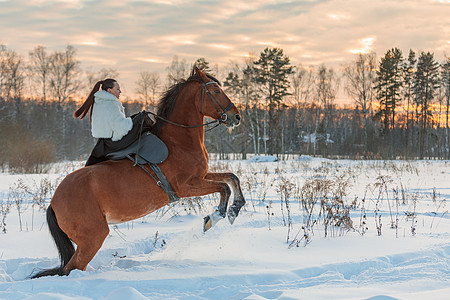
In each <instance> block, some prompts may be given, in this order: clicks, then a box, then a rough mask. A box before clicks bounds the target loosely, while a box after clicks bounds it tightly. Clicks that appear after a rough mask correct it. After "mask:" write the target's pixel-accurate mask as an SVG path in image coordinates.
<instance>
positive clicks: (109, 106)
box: [91, 90, 133, 141]
mask: <svg viewBox="0 0 450 300" xmlns="http://www.w3.org/2000/svg"><path fill="white" fill-rule="evenodd" d="M94 97H95V98H94V99H95V100H94V107H93V109H92V129H91V131H92V136H93V137H95V138H111V140H113V141H118V140H120V139H121V138H122V137H123V136H124V135H126V134H127V133H128V132H129V131H130V130H131V127H133V121H131V118H127V117H126V116H125V109H124V107H123V105H122V103H120V101H119V99H117V97H116V96H114V95H113V94H111V93H108V92H107V91H104V90H101V91H98V92H97V93H95V94H94Z"/></svg>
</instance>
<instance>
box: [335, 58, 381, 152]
mask: <svg viewBox="0 0 450 300" xmlns="http://www.w3.org/2000/svg"><path fill="white" fill-rule="evenodd" d="M343 74H344V77H345V79H346V81H345V91H346V92H347V94H348V95H349V97H350V98H351V99H352V100H353V101H354V103H355V104H356V105H357V106H360V107H361V110H362V113H363V142H364V149H365V152H366V153H367V151H368V141H367V113H368V110H369V108H370V107H371V103H372V101H373V96H374V94H373V86H374V83H375V78H376V57H375V53H368V54H359V55H358V57H357V58H356V60H355V61H353V62H351V63H349V64H347V65H345V66H344V73H343Z"/></svg>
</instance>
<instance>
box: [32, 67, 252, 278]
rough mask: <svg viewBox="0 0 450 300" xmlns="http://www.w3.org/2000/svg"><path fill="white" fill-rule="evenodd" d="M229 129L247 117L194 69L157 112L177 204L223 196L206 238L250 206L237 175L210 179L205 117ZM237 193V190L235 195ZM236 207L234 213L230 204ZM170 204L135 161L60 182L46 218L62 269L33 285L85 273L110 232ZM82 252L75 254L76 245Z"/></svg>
mask: <svg viewBox="0 0 450 300" xmlns="http://www.w3.org/2000/svg"><path fill="white" fill-rule="evenodd" d="M205 116H209V117H211V118H213V119H215V120H218V122H220V123H223V124H225V125H226V126H227V127H230V128H231V127H233V126H236V125H238V124H239V121H240V113H239V111H238V109H237V108H236V107H235V106H234V104H233V103H232V102H231V101H230V99H229V98H228V97H227V95H226V94H225V93H224V92H223V90H222V89H221V87H220V84H219V82H218V81H217V80H216V79H214V78H213V77H212V76H210V75H207V74H205V73H204V72H203V71H201V70H199V69H198V68H194V69H193V71H192V74H191V76H190V77H189V78H188V79H187V80H185V81H182V82H180V83H178V84H175V85H174V86H172V87H171V88H170V89H169V90H167V91H166V93H165V94H164V96H163V97H162V98H161V100H160V102H159V105H158V117H157V123H156V125H155V127H154V130H155V133H156V134H157V135H158V136H159V138H160V139H161V140H162V141H164V142H165V144H166V145H167V148H168V149H169V155H168V157H167V159H166V160H165V161H164V162H163V163H162V164H160V165H159V167H160V169H161V170H162V172H163V173H164V174H165V176H166V177H167V179H168V181H169V182H170V184H171V186H172V188H173V190H174V191H175V193H176V195H177V196H178V197H192V196H203V195H207V194H211V193H216V192H218V193H220V203H219V205H218V208H217V209H216V211H215V212H213V213H212V214H211V215H209V216H207V217H205V222H204V231H206V230H208V229H209V228H210V227H211V226H212V225H214V224H215V223H216V222H217V221H218V220H220V219H222V218H224V217H225V216H226V215H228V219H229V221H230V222H231V223H233V221H234V219H235V218H236V217H237V215H238V214H239V211H240V209H241V207H242V206H243V205H244V204H245V200H244V197H243V195H242V191H241V188H240V183H239V179H238V178H237V177H236V175H234V174H232V173H209V172H208V153H207V151H206V148H205V145H204V127H203V126H198V125H200V124H203V123H204V117H205ZM230 188H231V189H230ZM231 192H233V194H234V200H233V203H232V204H231V206H230V208H229V209H228V211H227V204H228V199H229V197H230V195H231ZM168 203H169V197H168V196H167V194H166V193H165V192H164V191H163V190H162V188H161V187H159V186H158V185H157V184H156V182H155V181H154V180H153V179H151V177H150V176H149V175H148V174H146V172H144V171H143V170H142V169H140V168H138V167H133V162H132V161H130V160H119V161H106V162H102V163H99V164H95V165H92V166H88V167H85V168H82V169H80V170H77V171H75V172H73V173H71V174H69V175H67V177H66V178H64V180H63V181H62V182H61V184H60V185H59V186H58V188H57V189H56V191H55V193H54V195H53V198H52V200H51V203H50V206H49V208H48V210H47V222H48V226H49V229H50V232H51V234H52V237H53V239H54V241H55V244H56V246H57V248H58V251H59V255H60V259H61V266H60V267H57V268H54V269H50V270H44V271H41V272H39V273H37V274H35V275H34V276H33V277H32V278H36V277H41V276H48V275H68V274H69V273H70V271H71V270H73V269H79V270H85V269H86V267H87V265H88V263H89V262H90V261H91V260H92V258H93V257H94V255H95V254H96V253H97V251H98V250H99V249H100V247H101V246H102V244H103V241H104V240H105V238H106V236H107V235H108V233H109V227H108V224H114V223H121V222H126V221H129V220H133V219H137V218H140V217H142V216H145V215H147V214H149V213H151V212H153V211H155V210H157V209H159V208H161V207H163V206H165V205H167V204H168ZM72 242H73V243H75V244H76V245H77V247H76V250H75V248H74V246H73V243H72Z"/></svg>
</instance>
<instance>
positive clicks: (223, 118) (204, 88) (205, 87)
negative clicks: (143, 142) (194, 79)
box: [148, 81, 234, 130]
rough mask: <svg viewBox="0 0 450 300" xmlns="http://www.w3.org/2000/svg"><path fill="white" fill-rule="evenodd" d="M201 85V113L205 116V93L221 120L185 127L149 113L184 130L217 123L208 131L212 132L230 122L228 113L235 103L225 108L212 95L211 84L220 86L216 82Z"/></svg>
mask: <svg viewBox="0 0 450 300" xmlns="http://www.w3.org/2000/svg"><path fill="white" fill-rule="evenodd" d="M201 84H202V102H201V107H200V113H201V114H202V115H203V100H204V98H205V92H206V94H207V95H208V98H209V100H210V101H211V102H212V104H213V105H214V107H215V108H216V110H217V112H218V113H219V114H220V118H219V119H217V120H213V121H211V122H207V123H204V124H201V125H191V126H190V125H183V124H179V123H175V122H172V121H169V120H167V119H165V118H163V117H160V116H158V115H157V114H155V113H152V112H148V113H149V114H151V115H153V116H155V118H158V119H160V120H162V121H164V122H167V123H169V124H172V125H175V126H179V127H183V128H199V127H204V126H209V125H211V124H214V123H217V124H216V125H215V126H214V127H212V128H210V129H208V130H212V129H214V128H216V127H217V126H219V125H220V124H222V123H224V122H226V121H227V120H228V116H227V114H226V112H227V111H229V110H230V109H231V108H232V107H234V103H233V102H231V103H230V104H228V106H227V107H225V108H223V106H222V105H221V104H220V102H219V101H218V100H217V99H216V97H214V95H213V94H211V92H210V91H209V90H208V85H211V84H217V85H218V83H217V82H215V81H209V82H207V83H203V82H201ZM219 108H220V109H219Z"/></svg>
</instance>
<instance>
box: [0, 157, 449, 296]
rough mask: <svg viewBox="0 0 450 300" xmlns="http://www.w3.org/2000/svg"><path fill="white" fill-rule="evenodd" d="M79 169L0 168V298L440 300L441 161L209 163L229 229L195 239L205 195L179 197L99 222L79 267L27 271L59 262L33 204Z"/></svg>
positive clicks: (212, 199) (444, 257) (445, 192)
mask: <svg viewBox="0 0 450 300" xmlns="http://www.w3.org/2000/svg"><path fill="white" fill-rule="evenodd" d="M80 166H81V163H61V164H57V165H55V166H53V168H52V170H51V171H50V172H49V173H48V174H32V175H23V174H15V175H13V174H7V173H0V205H1V206H0V224H3V220H4V221H5V222H4V223H5V224H6V228H4V226H3V225H0V230H1V231H3V229H6V233H3V232H0V299H108V300H116V299H117V300H118V299H128V300H135V299H429V300H431V299H449V297H450V296H449V295H450V265H449V264H450V236H449V233H450V216H449V213H448V203H447V202H448V199H449V197H450V168H449V167H450V162H448V161H409V162H408V161H350V160H337V161H335V160H325V159H315V158H310V157H304V156H303V157H300V158H297V159H291V160H286V161H275V162H268V161H267V160H266V159H256V158H254V159H253V161H242V160H241V161H211V169H212V170H213V171H214V170H216V171H225V170H229V171H233V172H234V173H236V174H237V175H238V177H239V178H240V179H241V185H242V190H243V192H244V195H245V196H246V199H247V204H246V206H245V208H244V209H243V211H242V212H241V214H240V216H239V217H238V218H237V219H236V221H235V223H234V224H233V225H230V224H229V223H228V220H226V219H225V220H222V221H220V222H219V223H218V224H217V225H216V226H214V227H213V228H212V229H211V230H209V231H208V232H206V233H203V232H202V225H203V217H204V216H206V215H207V214H209V213H211V212H212V211H213V207H214V206H215V205H217V202H218V197H217V195H213V196H209V197H204V198H202V199H201V200H200V199H188V200H183V201H182V202H180V203H179V204H178V205H176V206H174V207H166V208H164V209H162V210H160V211H157V212H155V213H153V214H150V215H148V216H146V217H144V218H142V219H139V220H135V221H133V222H128V223H124V224H120V225H118V226H111V227H110V229H111V232H110V235H109V237H108V238H107V239H106V241H105V243H104V244H103V247H102V248H101V250H100V251H99V253H98V254H97V255H96V256H95V258H94V259H93V261H92V262H91V263H90V265H89V268H88V270H87V271H86V272H82V271H73V272H72V273H71V274H70V276H68V277H58V276H56V277H44V278H39V279H33V280H30V279H27V277H28V276H29V275H30V274H31V273H33V272H34V271H36V270H38V269H39V268H50V267H55V266H57V265H58V264H59V259H58V257H57V256H58V254H57V251H56V248H55V246H54V243H53V241H52V239H51V237H50V235H49V233H48V230H47V225H46V224H45V213H44V212H43V210H42V209H39V205H38V204H35V205H33V203H37V202H39V198H42V196H43V195H44V196H45V194H46V193H45V189H44V188H45V187H50V191H51V189H52V186H53V185H55V183H56V182H58V181H59V180H61V178H62V176H64V175H65V174H67V173H68V172H70V171H72V170H74V169H76V168H78V167H80ZM149 180H151V179H149ZM33 195H34V198H33ZM46 198H47V199H46V201H47V202H48V201H49V198H48V196H47V197H46ZM33 199H34V200H33ZM21 201H22V202H21ZM17 203H18V204H19V206H17ZM8 204H10V206H9V212H7V209H6V208H7V207H8ZM45 205H47V203H46V204H42V203H41V206H42V207H43V206H45ZM18 207H19V208H20V218H19V212H18ZM5 215H6V219H4V216H5Z"/></svg>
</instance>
